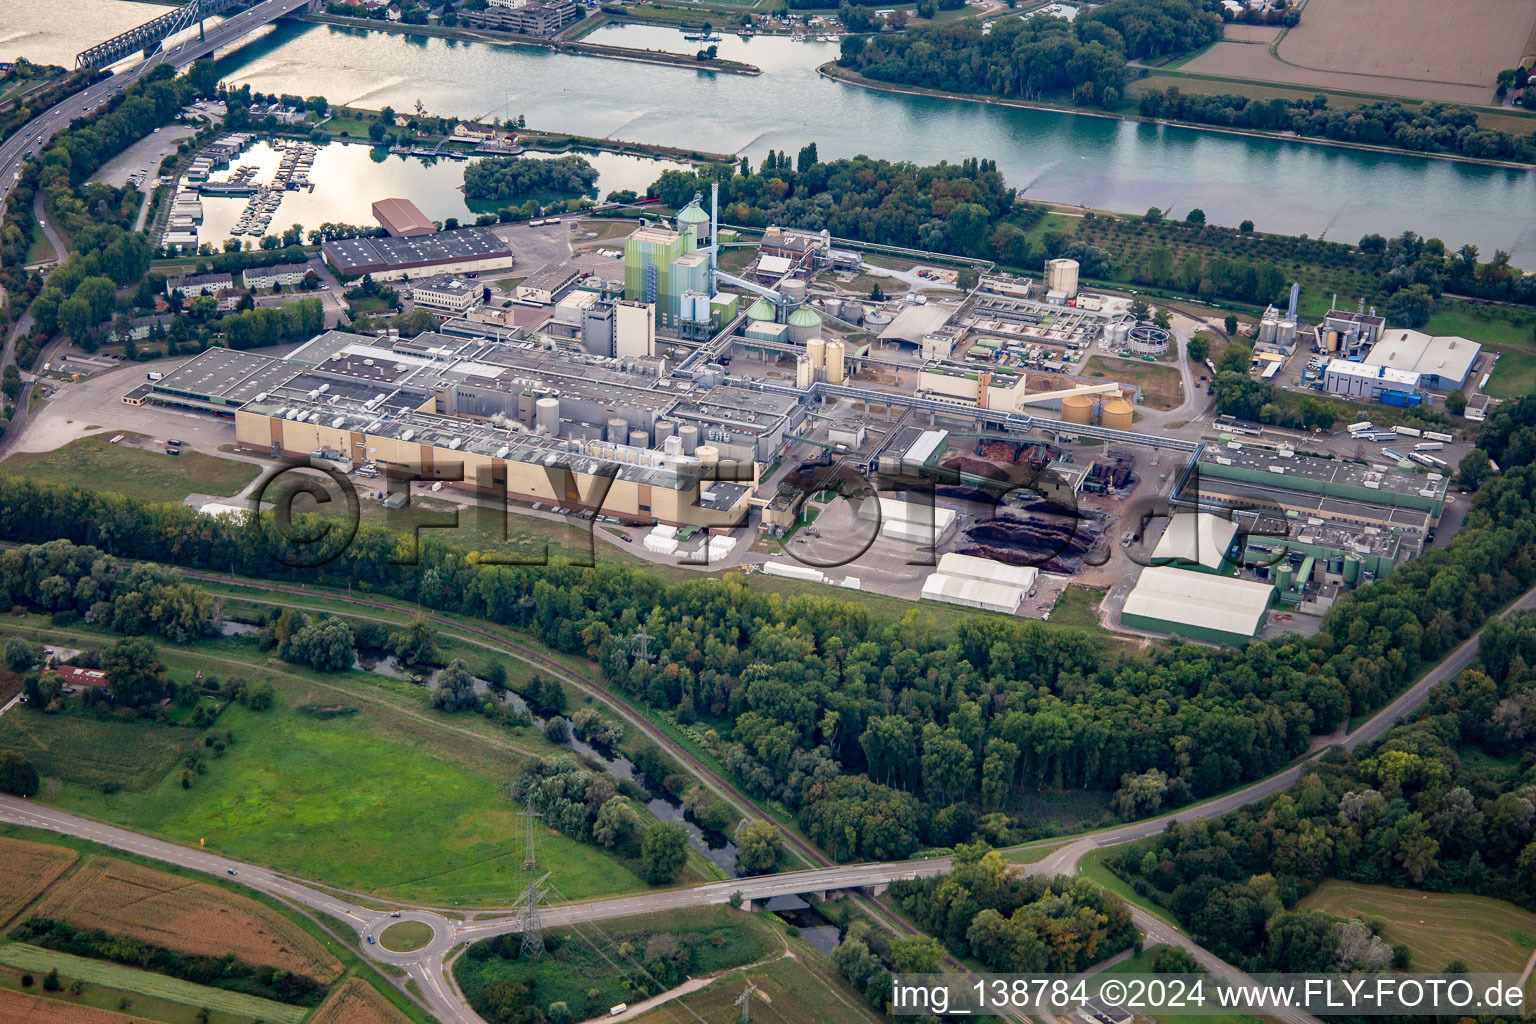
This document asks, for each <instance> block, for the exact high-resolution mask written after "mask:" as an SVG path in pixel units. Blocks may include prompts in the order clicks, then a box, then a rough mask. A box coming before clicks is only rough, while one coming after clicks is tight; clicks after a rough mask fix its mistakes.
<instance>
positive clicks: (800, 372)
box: [795, 356, 816, 388]
mask: <svg viewBox="0 0 1536 1024" xmlns="http://www.w3.org/2000/svg"><path fill="white" fill-rule="evenodd" d="M815 380H816V368H815V367H814V366H812V365H811V357H810V356H797V357H796V358H795V387H797V388H808V387H810V386H811V384H812V383H813V382H814V381H815Z"/></svg>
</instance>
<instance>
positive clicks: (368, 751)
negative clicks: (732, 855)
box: [0, 637, 712, 906]
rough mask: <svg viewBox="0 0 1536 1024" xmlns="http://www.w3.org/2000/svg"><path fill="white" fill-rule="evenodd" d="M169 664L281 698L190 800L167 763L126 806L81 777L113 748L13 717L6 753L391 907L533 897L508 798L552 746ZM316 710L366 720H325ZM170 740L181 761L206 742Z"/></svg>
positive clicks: (394, 707) (375, 688)
mask: <svg viewBox="0 0 1536 1024" xmlns="http://www.w3.org/2000/svg"><path fill="white" fill-rule="evenodd" d="M54 638H55V639H65V637H54ZM87 642H88V641H87ZM76 645H77V646H78V645H81V644H80V642H78V641H77V642H76ZM160 656H161V658H162V659H163V660H164V661H165V662H166V663H167V664H168V665H169V666H170V667H171V670H172V672H171V674H172V677H173V678H181V679H190V678H191V676H192V674H193V673H194V672H195V671H198V670H201V671H203V672H204V673H205V675H206V674H209V673H212V674H217V675H219V676H221V677H227V676H230V675H241V676H245V677H246V678H252V677H261V676H265V677H266V678H269V679H271V680H272V682H273V683H274V684H275V685H276V687H277V688H278V693H279V700H278V703H277V706H276V707H275V708H273V709H272V710H271V711H268V712H265V713H256V712H252V711H249V710H247V709H245V708H243V707H240V706H238V705H236V706H233V707H231V708H229V709H228V710H226V711H225V712H224V714H223V715H222V716H220V718H219V720H218V722H217V724H216V726H215V728H216V729H217V730H218V731H220V732H221V733H222V731H223V730H225V729H232V730H233V731H234V733H235V736H236V743H235V744H234V745H233V746H232V747H230V748H229V750H228V752H227V753H226V754H225V755H224V756H223V757H221V758H216V759H215V758H208V759H207V760H206V764H207V772H206V774H201V775H196V774H195V775H193V776H192V779H191V781H192V785H191V787H190V788H183V787H182V785H181V771H180V770H179V768H178V767H177V766H176V765H174V764H173V765H171V766H170V770H169V771H165V770H163V766H164V764H165V756H164V753H163V752H161V753H158V754H157V755H156V759H155V760H154V761H153V763H152V764H146V765H144V766H143V767H141V768H139V769H138V770H139V771H140V772H142V773H143V774H144V775H148V774H150V773H151V772H154V771H157V770H158V771H160V773H161V777H160V778H159V779H158V780H156V781H154V782H152V783H151V784H149V785H146V786H144V787H143V788H142V789H141V790H140V791H138V792H128V791H124V792H118V793H112V794H108V793H104V792H102V789H101V788H100V780H99V777H98V775H97V774H96V773H95V772H92V773H89V774H78V773H76V771H75V770H74V769H73V768H72V767H71V765H70V761H71V760H72V759H73V757H74V756H75V755H76V754H77V753H78V752H79V748H78V747H77V745H78V744H82V743H83V742H85V743H88V742H89V739H87V740H84V741H83V740H82V738H81V737H82V735H85V736H87V737H99V735H100V733H99V732H97V731H94V730H93V731H92V732H90V733H88V734H82V733H80V732H79V728H78V726H77V725H76V722H77V721H78V720H76V719H73V718H70V717H65V716H48V715H43V714H41V713H39V712H36V711H33V710H32V709H30V708H17V709H14V710H13V711H12V712H11V713H10V714H7V715H5V716H4V718H3V719H0V728H3V729H4V732H0V742H3V743H5V744H6V745H11V743H10V741H11V740H13V739H14V740H16V741H17V744H16V745H17V746H18V748H19V749H23V750H38V749H45V750H47V751H49V754H50V756H51V757H52V758H54V760H52V761H50V765H51V766H52V767H54V768H57V769H60V771H61V775H62V779H63V781H62V784H58V783H50V785H49V787H48V788H47V790H45V793H44V794H43V797H42V799H46V800H47V801H48V802H50V803H53V804H56V805H57V806H60V807H63V808H67V809H69V810H71V811H73V812H75V813H78V814H82V815H85V816H87V817H91V818H96V819H98V820H103V821H109V822H112V823H114V824H119V825H123V826H124V827H127V828H131V829H134V830H135V831H140V832H145V833H148V834H152V835H157V836H162V837H164V838H167V839H171V840H174V841H178V842H183V843H187V844H189V845H196V844H197V843H198V842H199V841H200V840H205V841H206V843H207V845H208V847H209V848H211V849H216V850H218V851H220V852H221V853H225V854H228V855H229V856H232V857H237V858H240V859H243V860H250V861H252V862H255V863H262V864H270V865H273V866H274V867H281V868H282V869H283V870H286V871H292V872H293V873H294V874H296V875H298V876H300V877H303V878H309V879H314V880H316V881H320V882H324V883H326V884H330V885H335V886H338V887H341V888H345V889H349V890H353V891H357V892H362V893H365V894H369V895H374V896H378V897H380V898H397V899H402V900H410V901H413V902H425V903H432V904H437V905H448V904H452V903H464V904H476V905H486V906H493V905H505V904H507V903H510V902H512V901H513V900H514V899H515V898H516V894H517V891H518V890H519V889H520V888H521V886H522V884H523V882H524V881H525V874H524V871H523V848H524V828H523V822H522V816H521V811H520V809H519V808H518V807H517V806H516V805H515V804H513V803H512V802H511V801H510V800H509V799H508V798H507V796H506V792H505V786H506V784H507V782H508V781H509V780H510V779H511V778H512V777H513V776H514V775H515V773H516V772H517V770H518V769H519V766H520V765H521V764H522V763H523V762H524V761H525V760H526V758H527V757H529V756H537V755H543V754H547V753H551V752H554V751H555V750H556V748H555V747H553V746H552V745H550V744H548V743H547V742H546V741H544V739H543V737H542V734H540V733H538V731H537V730H526V731H525V732H526V735H524V736H522V737H517V736H513V735H512V733H511V731H509V730H505V729H502V728H501V727H499V726H497V725H495V724H493V723H491V722H489V721H486V720H485V719H482V718H480V717H479V716H477V715H471V714H462V715H458V716H450V715H445V714H443V713H441V712H437V711H434V710H432V709H431V708H430V706H429V699H428V695H427V691H426V690H425V689H424V688H420V687H417V686H415V685H413V684H412V683H410V682H408V681H404V680H391V679H385V678H383V677H380V676H375V675H371V674H365V673H360V672H353V673H346V674H343V675H339V676H323V675H320V674H317V673H311V672H307V671H305V670H301V669H297V668H294V667H292V666H284V665H282V664H281V663H277V662H272V663H270V664H263V663H262V659H261V658H260V657H259V656H255V652H254V644H253V643H252V642H250V641H245V640H234V639H224V640H218V641H214V642H212V643H205V644H203V645H200V646H199V647H198V648H195V649H188V648H177V647H171V646H162V647H161V648H160ZM481 660H483V659H481ZM306 705H308V706H311V707H313V706H317V705H318V706H323V707H346V708H355V709H356V713H353V714H345V715H339V716H325V717H318V716H317V717H311V716H310V715H308V714H306V713H305V712H304V711H303V710H302V709H303V708H304V707H305V706H306ZM101 724H102V725H105V726H106V727H107V728H117V727H118V725H117V724H116V723H101ZM140 728H141V729H147V730H154V729H156V728H157V727H154V726H143V727H140ZM163 731H164V732H166V733H168V734H170V736H171V737H173V741H172V742H171V745H172V746H173V749H174V750H176V751H180V750H181V749H184V748H183V747H182V744H183V743H185V742H186V739H188V738H190V739H191V740H193V741H194V742H195V741H196V740H198V739H200V736H201V734H200V732H197V731H193V730H181V729H174V730H173V729H168V728H167V729H164V730H163ZM123 745H124V748H125V749H127V748H128V746H129V744H128V743H127V742H126V741H124V744H123ZM47 771H48V770H47V769H45V772H47ZM538 853H539V857H540V861H541V863H542V864H544V865H545V866H547V867H548V868H549V869H550V870H552V871H553V872H554V882H555V884H556V885H558V886H559V888H560V890H561V892H562V893H564V894H565V895H566V896H567V897H568V898H571V899H583V898H588V897H592V896H598V895H614V894H618V893H623V892H629V891H634V890H638V889H642V888H644V885H643V883H642V882H641V880H640V879H639V877H638V876H637V875H636V874H635V873H634V872H633V871H631V870H629V869H628V868H626V867H625V866H624V864H623V862H620V861H617V860H614V859H613V858H611V857H609V856H607V855H606V854H604V853H602V852H601V851H599V850H598V849H596V848H595V847H592V846H588V845H584V844H581V843H577V842H575V841H573V840H570V839H567V838H565V837H563V836H560V835H558V834H555V833H553V832H550V831H547V830H546V831H543V832H541V833H540V834H539V836H538ZM702 864H703V862H702V859H701V858H697V857H695V858H694V860H693V861H692V862H691V866H690V872H689V875H688V876H687V878H688V879H690V880H698V879H700V878H705V877H712V876H711V875H710V874H709V873H708V872H707V870H706V869H705V868H703V866H702Z"/></svg>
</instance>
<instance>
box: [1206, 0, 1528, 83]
mask: <svg viewBox="0 0 1536 1024" xmlns="http://www.w3.org/2000/svg"><path fill="white" fill-rule="evenodd" d="M1533 31H1536V4H1532V3H1531V2H1530V0H1477V2H1476V3H1446V2H1445V0H1308V3H1307V6H1306V9H1305V11H1304V13H1303V15H1302V19H1301V23H1300V24H1299V25H1297V26H1296V27H1295V28H1293V29H1291V30H1290V31H1289V32H1287V33H1286V34H1285V36H1284V37H1283V38H1282V39H1281V40H1280V42H1279V45H1278V46H1277V47H1276V49H1275V53H1274V54H1271V53H1270V52H1269V48H1268V47H1267V46H1265V45H1263V44H1262V43H1259V42H1258V40H1257V38H1255V39H1254V41H1253V42H1247V41H1243V42H1239V41H1236V39H1237V38H1242V39H1244V40H1246V39H1247V38H1248V37H1247V36H1246V35H1243V34H1241V33H1239V34H1238V35H1237V36H1234V37H1233V41H1224V42H1220V43H1217V44H1216V45H1215V46H1212V47H1211V48H1210V49H1209V50H1207V51H1205V52H1204V53H1202V54H1201V55H1200V56H1198V57H1196V58H1195V59H1194V60H1192V61H1189V62H1188V63H1186V64H1184V65H1183V66H1182V68H1181V70H1183V71H1185V72H1190V73H1194V74H1205V75H1222V76H1226V77H1231V78H1244V79H1248V80H1250V81H1259V82H1275V83H1285V84H1290V85H1299V86H1309V87H1312V88H1316V89H1331V90H1337V91H1341V92H1348V91H1352V92H1360V93H1377V94H1380V95H1384V96H1402V97H1406V98H1410V99H1419V100H1433V101H1440V102H1446V103H1466V104H1482V105H1488V104H1491V103H1492V102H1493V88H1494V84H1495V83H1494V80H1495V78H1496V77H1497V76H1498V73H1499V72H1500V71H1501V70H1503V69H1504V68H1512V67H1515V66H1516V65H1517V64H1519V63H1520V58H1521V55H1522V54H1524V53H1525V50H1526V47H1527V45H1528V44H1529V43H1530V41H1531V38H1532V33H1533Z"/></svg>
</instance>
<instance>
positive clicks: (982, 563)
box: [938, 551, 1035, 590]
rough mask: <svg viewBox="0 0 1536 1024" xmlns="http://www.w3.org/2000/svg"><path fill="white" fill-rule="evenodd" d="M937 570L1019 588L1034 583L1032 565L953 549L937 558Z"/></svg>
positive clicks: (1026, 588) (945, 573) (1023, 588)
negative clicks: (1016, 563)
mask: <svg viewBox="0 0 1536 1024" xmlns="http://www.w3.org/2000/svg"><path fill="white" fill-rule="evenodd" d="M938 571H939V572H940V573H942V574H943V575H945V576H959V577H961V578H962V579H968V580H981V582H983V583H1000V584H1002V585H1003V586H1005V587H1018V588H1019V589H1020V590H1029V589H1030V588H1031V587H1033V586H1034V585H1035V567H1034V566H1032V565H1010V564H1008V563H1007V562H997V561H994V560H992V559H990V558H977V557H976V556H975V555H962V554H960V553H958V552H955V551H951V552H950V553H949V554H947V555H944V556H942V557H941V558H940V559H939V566H938Z"/></svg>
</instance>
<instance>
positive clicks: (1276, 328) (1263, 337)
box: [1258, 317, 1280, 345]
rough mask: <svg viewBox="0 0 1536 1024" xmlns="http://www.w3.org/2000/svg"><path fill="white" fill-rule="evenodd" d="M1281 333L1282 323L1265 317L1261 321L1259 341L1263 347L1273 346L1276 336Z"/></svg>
mask: <svg viewBox="0 0 1536 1024" xmlns="http://www.w3.org/2000/svg"><path fill="white" fill-rule="evenodd" d="M1279 332H1280V321H1278V320H1276V319H1274V318H1273V317H1265V318H1264V319H1263V320H1260V321H1259V337H1258V341H1259V344H1261V345H1273V344H1274V342H1275V335H1276V334H1278V333H1279Z"/></svg>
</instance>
